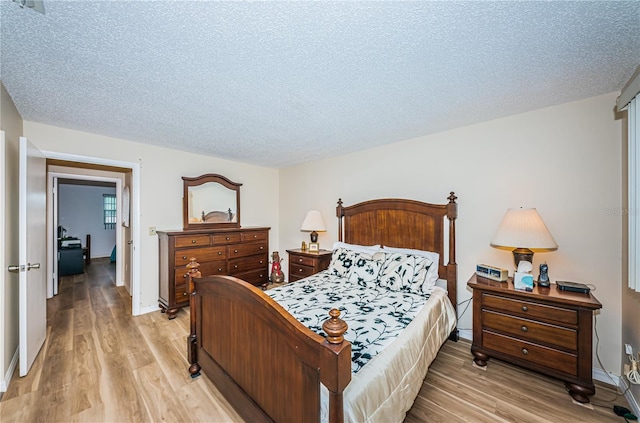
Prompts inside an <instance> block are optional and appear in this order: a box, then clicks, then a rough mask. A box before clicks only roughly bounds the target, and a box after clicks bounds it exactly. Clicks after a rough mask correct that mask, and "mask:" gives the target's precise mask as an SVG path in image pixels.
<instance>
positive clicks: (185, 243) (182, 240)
mask: <svg viewBox="0 0 640 423" xmlns="http://www.w3.org/2000/svg"><path fill="white" fill-rule="evenodd" d="M174 239H175V241H174V242H175V246H176V248H184V247H196V246H197V247H201V246H207V245H209V242H210V238H209V235H181V236H177V237H175V238H174Z"/></svg>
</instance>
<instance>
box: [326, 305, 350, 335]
mask: <svg viewBox="0 0 640 423" xmlns="http://www.w3.org/2000/svg"><path fill="white" fill-rule="evenodd" d="M329 316H331V317H330V318H329V319H327V320H325V322H324V323H323V324H322V329H323V330H324V331H325V333H326V334H327V342H329V343H330V344H340V343H342V341H344V336H343V335H344V333H345V332H346V331H347V329H348V328H349V326H348V325H347V323H346V322H345V321H344V320H342V319H341V318H340V310H338V309H337V308H332V309H331V310H330V311H329Z"/></svg>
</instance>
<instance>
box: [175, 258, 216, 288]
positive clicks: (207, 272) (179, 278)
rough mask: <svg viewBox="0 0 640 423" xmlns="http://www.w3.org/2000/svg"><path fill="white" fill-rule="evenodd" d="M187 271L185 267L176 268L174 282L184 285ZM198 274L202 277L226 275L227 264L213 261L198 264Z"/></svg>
mask: <svg viewBox="0 0 640 423" xmlns="http://www.w3.org/2000/svg"><path fill="white" fill-rule="evenodd" d="M188 271H189V269H187V268H186V267H185V266H180V267H176V269H175V281H176V284H180V283H185V282H186V281H187V273H188ZM200 274H201V275H202V276H211V275H226V274H227V262H226V261H213V262H206V263H202V264H200Z"/></svg>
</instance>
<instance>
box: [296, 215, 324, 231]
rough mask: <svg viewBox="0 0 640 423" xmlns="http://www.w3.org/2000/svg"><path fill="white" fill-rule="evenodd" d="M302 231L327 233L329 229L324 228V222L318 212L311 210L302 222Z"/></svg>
mask: <svg viewBox="0 0 640 423" xmlns="http://www.w3.org/2000/svg"><path fill="white" fill-rule="evenodd" d="M300 230H301V231H316V232H325V231H326V230H327V228H326V227H325V226H324V220H322V215H321V214H320V212H319V211H318V210H310V211H309V213H307V217H305V218H304V222H302V227H301V228H300Z"/></svg>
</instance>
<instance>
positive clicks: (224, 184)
mask: <svg viewBox="0 0 640 423" xmlns="http://www.w3.org/2000/svg"><path fill="white" fill-rule="evenodd" d="M182 181H183V192H182V222H183V225H182V227H183V229H184V230H191V229H194V230H201V229H212V228H216V229H222V228H224V229H229V228H239V227H240V187H241V186H242V184H240V183H237V182H232V181H231V180H229V179H227V178H225V177H224V176H222V175H216V174H213V173H208V174H206V175H201V176H197V177H195V178H190V177H186V176H183V177H182Z"/></svg>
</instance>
